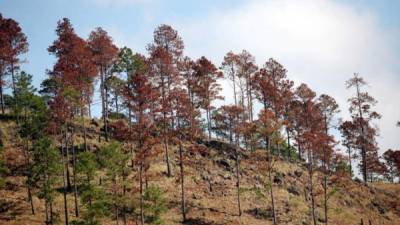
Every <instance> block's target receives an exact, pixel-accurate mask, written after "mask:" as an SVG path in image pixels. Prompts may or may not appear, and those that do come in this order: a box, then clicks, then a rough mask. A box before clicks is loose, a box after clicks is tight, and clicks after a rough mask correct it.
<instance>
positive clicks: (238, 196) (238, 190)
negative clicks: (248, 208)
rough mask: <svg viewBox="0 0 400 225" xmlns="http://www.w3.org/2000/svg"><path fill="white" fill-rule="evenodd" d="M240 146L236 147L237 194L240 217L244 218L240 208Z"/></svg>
mask: <svg viewBox="0 0 400 225" xmlns="http://www.w3.org/2000/svg"><path fill="white" fill-rule="evenodd" d="M238 148H239V146H236V148H235V149H236V151H235V153H236V192H237V204H238V214H239V217H240V216H242V208H241V207H240V161H239V152H238Z"/></svg>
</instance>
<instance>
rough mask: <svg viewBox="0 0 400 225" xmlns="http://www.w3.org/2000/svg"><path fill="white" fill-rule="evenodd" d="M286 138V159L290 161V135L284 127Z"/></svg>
mask: <svg viewBox="0 0 400 225" xmlns="http://www.w3.org/2000/svg"><path fill="white" fill-rule="evenodd" d="M286 136H287V146H288V153H287V154H288V155H287V156H288V159H289V160H291V155H290V153H291V146H290V133H289V129H288V128H287V127H286Z"/></svg>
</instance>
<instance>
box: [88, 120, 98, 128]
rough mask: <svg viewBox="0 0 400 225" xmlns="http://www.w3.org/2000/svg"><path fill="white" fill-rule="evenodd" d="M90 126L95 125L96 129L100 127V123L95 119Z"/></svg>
mask: <svg viewBox="0 0 400 225" xmlns="http://www.w3.org/2000/svg"><path fill="white" fill-rule="evenodd" d="M90 124H91V125H94V126H95V127H98V126H99V123H98V122H97V121H96V120H95V119H92V120H91V121H90Z"/></svg>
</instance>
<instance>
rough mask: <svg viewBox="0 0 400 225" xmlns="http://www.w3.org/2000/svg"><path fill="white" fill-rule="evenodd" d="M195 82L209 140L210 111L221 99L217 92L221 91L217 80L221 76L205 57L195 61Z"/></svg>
mask: <svg viewBox="0 0 400 225" xmlns="http://www.w3.org/2000/svg"><path fill="white" fill-rule="evenodd" d="M194 70H195V76H196V80H197V86H196V92H197V95H198V96H199V98H200V107H201V108H202V109H204V110H205V111H206V119H207V130H208V138H209V139H210V138H211V110H212V109H213V108H214V107H213V106H212V102H213V101H215V100H217V99H221V100H222V99H223V97H222V96H221V95H219V92H220V91H221V90H222V88H221V85H220V84H219V83H218V79H220V78H222V77H223V74H222V73H221V72H219V71H218V69H217V68H216V67H215V66H214V64H212V62H211V61H209V60H208V59H207V58H206V57H204V56H203V57H201V58H200V59H198V60H197V61H196V65H195V67H194Z"/></svg>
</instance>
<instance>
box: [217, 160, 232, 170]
mask: <svg viewBox="0 0 400 225" xmlns="http://www.w3.org/2000/svg"><path fill="white" fill-rule="evenodd" d="M217 164H218V165H220V166H222V167H223V168H225V169H226V170H228V171H230V170H231V165H230V163H229V161H228V160H227V159H220V160H217Z"/></svg>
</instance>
